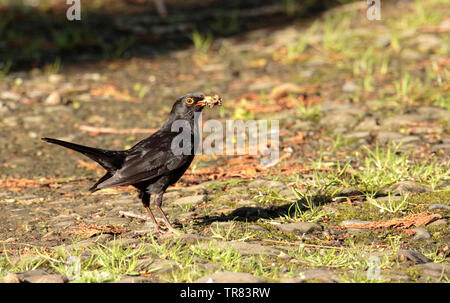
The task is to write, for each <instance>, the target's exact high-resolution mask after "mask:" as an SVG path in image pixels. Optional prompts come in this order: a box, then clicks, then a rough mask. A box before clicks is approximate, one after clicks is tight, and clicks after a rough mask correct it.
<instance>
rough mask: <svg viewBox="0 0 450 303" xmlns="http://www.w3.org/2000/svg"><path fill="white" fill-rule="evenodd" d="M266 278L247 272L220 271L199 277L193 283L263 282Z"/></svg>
mask: <svg viewBox="0 0 450 303" xmlns="http://www.w3.org/2000/svg"><path fill="white" fill-rule="evenodd" d="M264 282H266V280H264V279H261V278H258V277H255V276H253V275H252V274H249V273H243V272H230V271H222V272H216V273H214V274H212V275H207V276H204V277H201V278H200V279H197V280H196V281H194V283H264Z"/></svg>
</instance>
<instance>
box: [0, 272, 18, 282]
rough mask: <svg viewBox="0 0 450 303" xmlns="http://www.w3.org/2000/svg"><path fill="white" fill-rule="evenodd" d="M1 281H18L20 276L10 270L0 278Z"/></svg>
mask: <svg viewBox="0 0 450 303" xmlns="http://www.w3.org/2000/svg"><path fill="white" fill-rule="evenodd" d="M0 282H1V283H20V278H19V276H18V275H17V274H16V273H13V272H10V273H8V274H7V275H6V276H4V277H3V279H2V280H0Z"/></svg>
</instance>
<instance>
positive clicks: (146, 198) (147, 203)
mask: <svg viewBox="0 0 450 303" xmlns="http://www.w3.org/2000/svg"><path fill="white" fill-rule="evenodd" d="M139 198H141V200H142V204H143V205H144V208H145V209H146V210H147V213H148V215H149V216H150V219H151V220H152V222H153V225H155V230H156V232H158V233H161V228H160V227H159V225H158V222H156V219H155V216H154V215H153V213H152V210H151V209H150V194H149V193H147V192H144V191H141V192H140V193H139Z"/></svg>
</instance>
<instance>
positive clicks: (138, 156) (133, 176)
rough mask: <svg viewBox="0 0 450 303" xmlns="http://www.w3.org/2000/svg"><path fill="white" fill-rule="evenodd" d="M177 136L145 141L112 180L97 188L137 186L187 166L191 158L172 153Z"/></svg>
mask: <svg viewBox="0 0 450 303" xmlns="http://www.w3.org/2000/svg"><path fill="white" fill-rule="evenodd" d="M175 136H176V134H175V133H165V134H164V135H162V136H158V135H156V136H155V137H150V138H149V139H148V140H146V141H143V142H142V144H140V146H138V147H137V148H134V149H133V151H132V152H131V153H130V154H129V155H128V156H127V157H126V158H125V161H124V163H123V166H122V168H120V169H118V170H117V171H115V173H114V175H113V176H112V177H111V178H109V179H108V180H105V181H104V182H102V183H100V184H99V185H98V186H97V188H98V189H101V188H106V187H112V186H119V185H130V184H136V183H139V182H143V181H146V180H150V179H153V178H156V177H158V176H162V175H167V174H170V173H171V172H172V171H174V170H176V169H178V168H180V167H182V166H184V165H186V164H187V163H188V161H190V156H187V155H174V154H173V153H172V150H171V143H172V139H173V138H174V137H175Z"/></svg>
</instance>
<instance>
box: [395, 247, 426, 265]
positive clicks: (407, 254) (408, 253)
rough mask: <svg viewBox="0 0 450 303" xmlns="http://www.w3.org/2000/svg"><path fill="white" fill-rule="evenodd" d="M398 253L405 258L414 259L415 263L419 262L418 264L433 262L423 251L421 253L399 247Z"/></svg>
mask: <svg viewBox="0 0 450 303" xmlns="http://www.w3.org/2000/svg"><path fill="white" fill-rule="evenodd" d="M397 255H398V256H399V257H400V258H404V259H407V260H410V261H412V262H414V263H417V264H422V263H427V262H431V260H430V259H428V258H427V257H425V256H424V255H422V254H421V253H419V252H417V251H414V250H409V249H399V250H398V251H397Z"/></svg>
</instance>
